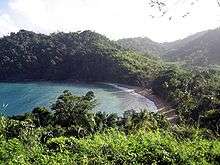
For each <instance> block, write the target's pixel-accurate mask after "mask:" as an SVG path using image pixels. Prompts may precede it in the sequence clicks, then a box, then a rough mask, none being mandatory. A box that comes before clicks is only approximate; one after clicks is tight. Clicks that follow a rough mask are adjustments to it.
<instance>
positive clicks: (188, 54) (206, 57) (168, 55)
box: [118, 29, 220, 66]
mask: <svg viewBox="0 0 220 165" xmlns="http://www.w3.org/2000/svg"><path fill="white" fill-rule="evenodd" d="M118 43H119V44H120V45H121V46H122V47H125V48H131V49H133V50H135V51H137V52H141V53H147V52H148V53H150V54H152V55H154V54H156V55H160V57H162V58H163V59H165V60H167V61H172V62H181V63H183V64H187V66H192V65H193V66H208V65H219V64H220V47H219V45H220V29H215V30H208V31H203V32H199V33H196V34H194V35H191V36H189V37H187V38H185V39H182V40H177V41H174V42H166V43H162V44H161V43H157V42H154V41H151V40H150V39H148V38H146V39H145V38H133V39H131V38H129V39H122V40H119V41H118Z"/></svg>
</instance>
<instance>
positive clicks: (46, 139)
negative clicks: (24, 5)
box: [0, 30, 220, 164]
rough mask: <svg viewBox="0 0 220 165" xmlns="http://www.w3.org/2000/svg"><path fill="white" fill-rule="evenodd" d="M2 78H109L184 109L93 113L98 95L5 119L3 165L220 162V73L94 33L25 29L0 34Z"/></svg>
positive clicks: (1, 122)
mask: <svg viewBox="0 0 220 165" xmlns="http://www.w3.org/2000/svg"><path fill="white" fill-rule="evenodd" d="M0 61H1V63H0V80H1V81H5V80H7V81H12V80H26V79H31V80H42V79H43V80H73V81H78V80H79V81H102V82H104V81H106V82H118V83H125V84H132V85H138V86H141V87H147V88H152V90H153V92H154V93H155V94H157V95H158V96H160V97H162V98H163V99H164V100H166V101H167V102H168V103H170V105H171V106H172V108H174V109H175V110H176V111H177V114H178V119H179V120H178V121H177V123H176V124H177V125H176V126H173V125H172V124H171V123H169V122H168V121H167V120H166V119H165V118H164V117H163V116H161V115H159V114H157V113H149V112H147V111H146V110H142V111H140V112H135V111H132V110H130V111H126V112H125V113H124V114H123V116H118V115H117V114H106V113H103V112H97V113H94V112H93V108H94V107H95V106H96V100H95V96H94V93H93V92H88V93H87V94H86V95H85V96H75V95H73V94H71V93H70V92H69V91H64V93H63V94H62V95H61V96H59V97H58V99H57V101H56V102H55V103H54V104H53V105H52V106H51V109H50V110H48V109H46V108H44V107H38V108H35V109H34V110H33V111H32V112H31V113H26V114H24V115H20V116H13V117H1V119H0V138H1V143H0V148H1V152H0V161H1V162H0V163H1V164H218V163H219V162H220V142H219V136H220V73H219V72H218V70H202V71H201V70H200V71H199V70H188V69H183V68H180V67H177V66H175V65H172V64H169V65H168V64H164V63H163V62H162V61H161V60H159V59H157V58H152V57H150V56H143V55H141V54H137V53H135V52H132V51H128V50H125V49H123V48H121V47H120V46H118V45H117V44H116V43H114V42H112V41H110V40H109V39H107V38H106V37H104V36H102V35H100V34H97V33H94V32H91V31H84V32H77V33H56V34H51V35H49V36H47V35H43V34H35V33H33V32H29V31H24V30H21V31H19V32H18V33H17V34H15V33H12V34H11V35H10V36H6V37H3V38H1V39H0Z"/></svg>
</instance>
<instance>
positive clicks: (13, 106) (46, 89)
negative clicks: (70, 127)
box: [0, 82, 156, 116]
mask: <svg viewBox="0 0 220 165" xmlns="http://www.w3.org/2000/svg"><path fill="white" fill-rule="evenodd" d="M64 90H70V91H71V92H72V93H73V94H75V95H84V94H86V92H88V91H93V92H94V93H95V96H96V99H97V103H98V105H97V107H96V108H95V109H94V110H95V111H105V112H107V113H110V112H113V113H119V114H122V113H123V111H125V110H129V109H136V110H138V109H140V108H141V109H143V108H147V109H149V111H155V110H156V106H155V105H154V103H153V102H152V101H150V100H148V99H146V98H145V97H143V96H141V95H139V94H136V93H134V91H133V90H131V89H127V88H124V87H120V86H117V85H108V84H81V83H80V84H72V83H71V84H68V83H49V82H47V83H45V82H35V83H0V111H1V113H2V114H5V115H10V116H11V115H17V114H22V113H25V112H29V111H32V110H33V108H34V107H38V106H46V107H48V108H50V106H51V104H52V103H54V102H55V101H56V98H57V97H58V96H59V95H60V94H61V93H62V92H63V91H64Z"/></svg>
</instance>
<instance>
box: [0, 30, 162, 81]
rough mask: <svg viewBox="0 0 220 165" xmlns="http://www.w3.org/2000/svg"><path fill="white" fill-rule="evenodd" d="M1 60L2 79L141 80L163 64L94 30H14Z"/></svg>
mask: <svg viewBox="0 0 220 165" xmlns="http://www.w3.org/2000/svg"><path fill="white" fill-rule="evenodd" d="M0 60H1V63H0V80H26V79H30V80H69V79H71V80H74V81H78V80H82V81H111V82H121V83H123V82H126V83H128V84H140V83H144V82H142V80H144V79H145V80H146V78H149V79H152V78H153V77H154V76H155V75H156V74H157V73H158V71H159V70H160V68H161V64H160V63H159V62H157V61H153V60H150V59H148V58H146V57H144V56H142V55H138V54H137V53H134V52H131V51H127V50H125V49H123V48H121V47H120V46H118V45H117V44H116V43H115V42H113V41H110V40H109V39H108V38H106V37H105V36H102V35H100V34H98V33H95V32H92V31H83V32H76V33H62V32H61V33H54V34H51V35H44V34H36V33H34V32H30V31H25V30H21V31H19V32H18V33H11V34H10V35H9V36H5V37H3V38H1V39H0ZM137 73H138V74H137Z"/></svg>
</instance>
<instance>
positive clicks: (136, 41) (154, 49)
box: [117, 37, 165, 56]
mask: <svg viewBox="0 0 220 165" xmlns="http://www.w3.org/2000/svg"><path fill="white" fill-rule="evenodd" d="M117 44H119V45H120V46H122V47H123V48H126V49H131V50H134V51H137V52H140V53H142V54H151V55H157V56H159V55H161V54H162V53H163V52H164V51H165V49H164V48H163V45H161V44H160V43H157V42H154V41H152V40H151V39H149V38H147V37H144V38H141V37H137V38H125V39H120V40H118V41H117Z"/></svg>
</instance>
